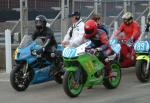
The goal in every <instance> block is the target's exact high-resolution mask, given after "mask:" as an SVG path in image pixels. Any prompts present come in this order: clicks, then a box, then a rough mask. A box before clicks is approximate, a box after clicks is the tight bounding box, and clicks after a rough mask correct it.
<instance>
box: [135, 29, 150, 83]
mask: <svg viewBox="0 0 150 103" xmlns="http://www.w3.org/2000/svg"><path fill="white" fill-rule="evenodd" d="M134 49H135V51H136V56H137V58H136V59H137V61H136V76H137V78H138V80H139V81H140V82H142V83H145V82H148V81H149V79H150V33H148V32H145V33H144V34H143V35H142V36H141V38H140V39H139V40H138V41H137V42H136V43H135V45H134Z"/></svg>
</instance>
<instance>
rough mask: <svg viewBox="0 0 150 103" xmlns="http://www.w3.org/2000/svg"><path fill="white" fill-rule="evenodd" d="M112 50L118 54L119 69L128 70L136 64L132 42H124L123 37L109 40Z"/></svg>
mask: <svg viewBox="0 0 150 103" xmlns="http://www.w3.org/2000/svg"><path fill="white" fill-rule="evenodd" d="M110 45H111V47H112V49H113V50H114V51H115V52H116V53H117V54H118V61H119V63H120V66H121V68H128V67H131V66H134V65H135V64H136V53H135V50H134V47H133V45H134V44H133V42H132V41H130V40H126V39H124V38H123V36H120V37H114V38H112V39H110Z"/></svg>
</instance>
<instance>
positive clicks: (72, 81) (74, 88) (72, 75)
mask: <svg viewBox="0 0 150 103" xmlns="http://www.w3.org/2000/svg"><path fill="white" fill-rule="evenodd" d="M82 76H83V74H82V72H81V71H80V70H79V71H66V73H65V75H64V78H63V88H64V91H65V93H66V94H67V95H68V96H69V97H77V96H78V95H79V94H80V93H81V91H82V89H83V81H82Z"/></svg>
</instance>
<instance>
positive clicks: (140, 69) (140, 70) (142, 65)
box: [136, 60, 150, 83]
mask: <svg viewBox="0 0 150 103" xmlns="http://www.w3.org/2000/svg"><path fill="white" fill-rule="evenodd" d="M146 66H147V61H145V60H139V61H137V63H136V76H137V78H138V80H139V81H140V82H142V83H146V82H148V81H149V78H150V70H149V71H148V73H147V74H146V73H145V71H144V70H145V69H146Z"/></svg>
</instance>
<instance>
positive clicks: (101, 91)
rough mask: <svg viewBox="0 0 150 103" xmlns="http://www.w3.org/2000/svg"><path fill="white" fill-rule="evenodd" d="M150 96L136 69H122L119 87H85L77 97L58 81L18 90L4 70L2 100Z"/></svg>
mask: <svg viewBox="0 0 150 103" xmlns="http://www.w3.org/2000/svg"><path fill="white" fill-rule="evenodd" d="M149 99H150V83H146V84H143V83H140V82H139V81H138V80H137V78H136V76H135V70H134V68H124V69H123V70H122V80H121V83H120V85H119V87H118V88H117V89H114V90H108V89H105V88H104V86H103V85H101V86H96V87H94V88H93V89H86V88H85V89H83V91H82V93H81V94H80V95H79V97H77V98H73V99H72V98H69V97H68V96H67V95H66V94H65V93H64V91H63V89H62V85H59V84H57V83H55V82H54V81H51V82H47V83H43V84H39V85H31V86H30V87H29V88H28V89H27V90H26V91H25V92H17V91H15V90H14V89H13V88H12V87H11V86H10V83H9V75H8V74H5V73H0V103H150V100H149Z"/></svg>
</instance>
